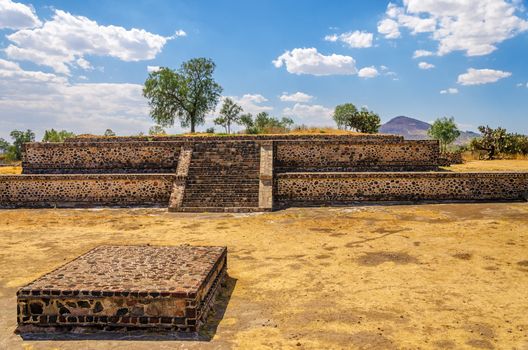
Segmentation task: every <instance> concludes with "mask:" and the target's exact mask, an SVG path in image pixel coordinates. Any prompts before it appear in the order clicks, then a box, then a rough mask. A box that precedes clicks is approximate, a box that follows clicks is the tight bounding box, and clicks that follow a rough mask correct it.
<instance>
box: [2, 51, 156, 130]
mask: <svg viewBox="0 0 528 350" xmlns="http://www.w3.org/2000/svg"><path fill="white" fill-rule="evenodd" d="M142 88H143V86H142V85H139V84H115V83H112V84H110V83H108V84H107V83H71V82H69V81H68V79H67V78H66V77H64V76H59V75H56V74H52V73H43V72H40V71H26V70H23V69H22V68H21V67H20V66H19V65H18V64H17V63H14V62H11V61H6V60H2V59H0V96H2V98H1V99H0V130H2V131H3V132H5V133H7V132H9V131H10V130H13V129H15V128H18V129H27V128H30V129H32V130H34V131H36V132H38V133H39V134H42V132H43V131H44V130H45V129H49V128H55V129H67V130H71V131H73V132H75V133H89V132H91V133H102V132H104V130H105V129H106V128H111V129H113V130H114V131H116V132H118V133H120V134H136V133H138V132H139V131H145V130H148V127H149V126H150V125H152V121H151V120H150V118H149V116H148V105H147V101H146V99H145V98H144V97H143V96H142ZM7 136H8V135H0V137H7Z"/></svg>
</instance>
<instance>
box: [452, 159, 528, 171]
mask: <svg viewBox="0 0 528 350" xmlns="http://www.w3.org/2000/svg"><path fill="white" fill-rule="evenodd" d="M444 169H446V170H451V171H461V172H468V171H528V160H525V159H497V160H471V161H467V162H466V163H464V164H453V165H451V166H450V167H444Z"/></svg>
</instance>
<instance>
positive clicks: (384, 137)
mask: <svg viewBox="0 0 528 350" xmlns="http://www.w3.org/2000/svg"><path fill="white" fill-rule="evenodd" d="M271 140H305V141H310V140H327V141H331V140H333V141H347V140H348V141H362V140H376V141H379V142H394V141H403V136H398V135H390V134H343V135H332V134H305V135H297V134H275V135H229V136H198V135H197V136H109V137H105V136H95V135H94V136H78V137H72V138H68V139H66V141H65V142H66V143H76V142H84V143H85V142H118V143H119V142H131V141H177V142H204V141H271Z"/></svg>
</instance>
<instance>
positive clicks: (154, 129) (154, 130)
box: [148, 125, 167, 136]
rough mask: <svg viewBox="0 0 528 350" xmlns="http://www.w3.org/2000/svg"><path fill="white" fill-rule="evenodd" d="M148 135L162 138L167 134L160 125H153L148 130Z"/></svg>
mask: <svg viewBox="0 0 528 350" xmlns="http://www.w3.org/2000/svg"><path fill="white" fill-rule="evenodd" d="M148 134H149V135H160V136H163V135H167V132H166V131H165V129H163V127H162V126H161V125H153V126H151V127H150V128H149V131H148Z"/></svg>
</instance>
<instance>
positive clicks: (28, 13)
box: [0, 0, 42, 30]
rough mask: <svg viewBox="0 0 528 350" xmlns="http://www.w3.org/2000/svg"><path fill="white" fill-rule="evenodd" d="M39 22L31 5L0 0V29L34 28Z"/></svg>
mask: <svg viewBox="0 0 528 350" xmlns="http://www.w3.org/2000/svg"><path fill="white" fill-rule="evenodd" d="M41 24H42V22H41V21H40V20H39V18H38V17H37V15H36V14H35V10H34V9H33V7H30V6H27V5H24V4H21V3H18V2H14V1H11V0H0V29H2V28H7V29H15V30H18V29H25V28H35V27H39V26H40V25H41Z"/></svg>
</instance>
